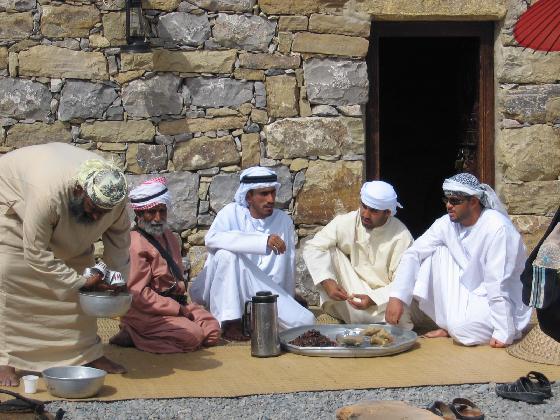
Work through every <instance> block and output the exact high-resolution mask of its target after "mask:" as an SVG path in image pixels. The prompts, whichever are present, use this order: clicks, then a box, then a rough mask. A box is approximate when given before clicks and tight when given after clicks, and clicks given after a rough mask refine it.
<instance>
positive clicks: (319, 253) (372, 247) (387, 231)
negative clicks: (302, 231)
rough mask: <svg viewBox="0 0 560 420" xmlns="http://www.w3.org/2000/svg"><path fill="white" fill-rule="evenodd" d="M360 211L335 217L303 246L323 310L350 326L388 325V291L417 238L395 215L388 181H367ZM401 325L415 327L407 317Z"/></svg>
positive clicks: (395, 195)
mask: <svg viewBox="0 0 560 420" xmlns="http://www.w3.org/2000/svg"><path fill="white" fill-rule="evenodd" d="M360 199H361V206H360V209H359V210H355V211H352V212H350V213H347V214H343V215H340V216H336V217H335V218H334V219H333V220H332V221H331V222H330V223H329V224H327V225H326V226H325V227H324V228H323V229H322V230H321V231H319V232H317V233H316V234H315V237H314V238H313V239H311V240H309V241H308V242H307V243H306V244H305V246H304V248H303V258H304V260H305V264H306V265H307V269H308V270H309V273H310V274H311V278H312V279H313V283H314V284H315V285H316V286H317V289H318V290H319V294H320V297H321V308H322V309H323V311H324V312H326V313H327V314H329V315H331V316H333V317H335V318H338V319H341V320H343V321H344V322H346V323H350V324H360V323H375V322H383V321H385V308H386V306H387V302H388V301H389V287H390V283H391V280H392V279H393V274H394V272H395V271H396V269H397V266H398V263H399V261H400V259H401V255H402V253H403V252H404V251H405V250H406V249H407V248H408V247H409V246H410V244H412V235H411V234H410V232H409V231H408V229H407V228H406V226H405V225H404V224H403V223H402V222H401V221H400V220H398V219H397V218H396V217H395V213H396V212H397V206H399V207H401V206H400V204H399V203H398V202H397V194H396V193H395V190H394V189H393V187H392V186H391V185H389V184H387V183H386V182H383V181H371V182H366V183H365V184H364V185H363V186H362V189H361V191H360ZM400 325H401V326H402V327H404V328H407V329H412V323H411V322H410V320H409V318H408V317H407V316H403V317H401V319H400Z"/></svg>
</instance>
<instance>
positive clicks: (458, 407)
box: [449, 398, 484, 420]
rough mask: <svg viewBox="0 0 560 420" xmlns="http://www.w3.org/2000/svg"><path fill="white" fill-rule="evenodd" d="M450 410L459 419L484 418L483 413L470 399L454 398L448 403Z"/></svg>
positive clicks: (477, 419)
mask: <svg viewBox="0 0 560 420" xmlns="http://www.w3.org/2000/svg"><path fill="white" fill-rule="evenodd" d="M449 408H451V411H453V413H455V416H456V417H457V418H458V419H461V420H465V419H466V420H484V414H483V413H482V411H481V410H480V408H478V407H477V406H476V404H474V403H473V402H472V401H470V400H467V399H466V398H455V399H454V400H453V402H452V403H451V404H449Z"/></svg>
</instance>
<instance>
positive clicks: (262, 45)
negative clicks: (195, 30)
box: [212, 13, 276, 51]
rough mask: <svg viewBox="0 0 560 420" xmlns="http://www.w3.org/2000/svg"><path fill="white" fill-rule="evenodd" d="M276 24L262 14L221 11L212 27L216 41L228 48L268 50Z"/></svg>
mask: <svg viewBox="0 0 560 420" xmlns="http://www.w3.org/2000/svg"><path fill="white" fill-rule="evenodd" d="M275 30H276V24H274V23H272V22H270V21H268V20H267V19H265V18H263V17H260V16H245V15H228V14H225V13H220V14H219V15H218V18H217V19H216V23H215V24H214V27H213V29H212V34H213V35H214V39H215V41H216V42H217V43H218V44H220V45H223V46H224V47H228V48H238V49H242V50H247V51H267V50H268V45H269V44H270V41H271V40H272V37H273V36H274V32H275Z"/></svg>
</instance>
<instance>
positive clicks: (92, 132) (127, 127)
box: [80, 120, 156, 143]
mask: <svg viewBox="0 0 560 420" xmlns="http://www.w3.org/2000/svg"><path fill="white" fill-rule="evenodd" d="M80 131H81V134H80V137H82V138H83V139H85V140H91V141H94V142H102V143H151V142H152V141H153V139H154V136H155V134H156V129H155V127H154V126H153V125H152V123H151V122H150V121H145V120H144V121H134V120H129V121H96V122H93V123H83V124H82V125H81V126H80Z"/></svg>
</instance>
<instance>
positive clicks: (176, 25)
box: [157, 12, 211, 47]
mask: <svg viewBox="0 0 560 420" xmlns="http://www.w3.org/2000/svg"><path fill="white" fill-rule="evenodd" d="M157 29H158V34H159V37H160V38H163V39H170V40H172V41H175V42H177V43H179V44H182V45H191V46H193V47H197V46H199V45H202V44H203V43H204V41H206V40H207V39H208V38H210V35H211V32H210V22H209V21H208V15H207V14H203V15H200V16H197V15H193V14H190V13H185V12H174V13H167V14H165V15H162V16H161V17H160V18H159V22H158V25H157Z"/></svg>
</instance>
